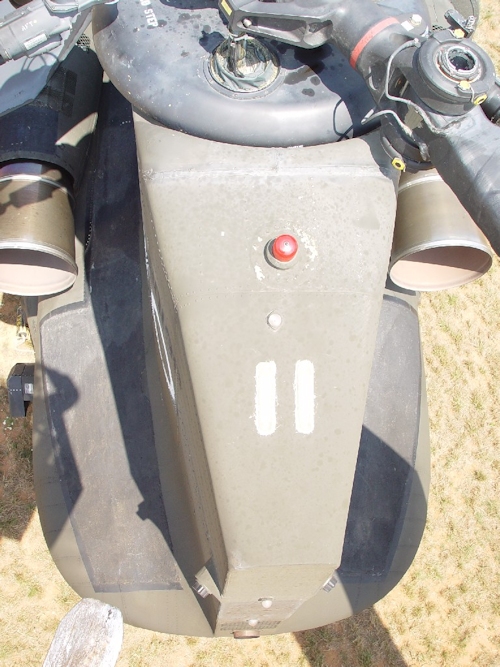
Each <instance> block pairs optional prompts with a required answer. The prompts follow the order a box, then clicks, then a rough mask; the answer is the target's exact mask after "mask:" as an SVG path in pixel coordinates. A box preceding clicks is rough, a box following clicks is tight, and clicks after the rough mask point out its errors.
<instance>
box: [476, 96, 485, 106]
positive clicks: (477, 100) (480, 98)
mask: <svg viewBox="0 0 500 667" xmlns="http://www.w3.org/2000/svg"><path fill="white" fill-rule="evenodd" d="M487 99H488V95H478V96H477V97H476V99H475V100H474V104H475V105H476V106H477V105H479V104H482V103H483V102H486V100H487Z"/></svg>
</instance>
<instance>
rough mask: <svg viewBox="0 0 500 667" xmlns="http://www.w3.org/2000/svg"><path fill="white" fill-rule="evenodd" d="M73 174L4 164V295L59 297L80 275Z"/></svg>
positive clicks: (0, 209) (0, 173) (0, 224)
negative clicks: (69, 175) (76, 260)
mask: <svg viewBox="0 0 500 667" xmlns="http://www.w3.org/2000/svg"><path fill="white" fill-rule="evenodd" d="M71 198H72V196H71V190H70V181H69V178H68V176H67V175H66V174H65V172H63V171H62V170H60V169H59V168H58V167H55V166H53V165H50V164H45V163H38V162H22V161H21V162H10V163H5V164H3V165H0V291H1V292H6V293H8V294H17V295H20V296H44V295H48V294H56V293H57V292H62V291H63V290H65V289H68V288H69V287H71V285H72V284H73V283H74V282H75V279H76V276H77V272H78V270H77V266H76V263H75V229H74V221H73V212H72V210H71Z"/></svg>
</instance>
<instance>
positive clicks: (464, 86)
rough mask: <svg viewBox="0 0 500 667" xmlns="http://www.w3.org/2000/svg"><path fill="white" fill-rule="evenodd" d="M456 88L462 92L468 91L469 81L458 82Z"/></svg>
mask: <svg viewBox="0 0 500 667" xmlns="http://www.w3.org/2000/svg"><path fill="white" fill-rule="evenodd" d="M458 87H459V88H461V89H462V90H470V83H469V81H460V83H459V84H458Z"/></svg>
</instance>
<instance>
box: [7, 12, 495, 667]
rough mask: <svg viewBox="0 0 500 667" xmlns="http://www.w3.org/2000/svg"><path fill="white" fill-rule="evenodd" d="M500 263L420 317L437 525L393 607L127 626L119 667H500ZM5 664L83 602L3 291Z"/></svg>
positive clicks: (19, 660)
mask: <svg viewBox="0 0 500 667" xmlns="http://www.w3.org/2000/svg"><path fill="white" fill-rule="evenodd" d="M499 26H500V7H499V5H498V3H497V2H496V0H495V2H494V1H493V0H488V1H487V0H483V25H482V28H481V31H480V33H479V39H481V41H482V43H484V44H485V45H486V47H487V48H488V50H489V51H490V53H492V54H493V55H494V56H496V57H497V58H498V57H499V56H500V49H499V47H498V44H499V34H500V30H499ZM499 295H500V267H499V264H498V262H497V261H495V263H494V267H493V269H492V271H490V273H489V274H488V275H487V276H485V277H484V278H482V279H481V280H480V281H477V282H476V283H473V284H471V285H468V286H465V287H463V288H460V289H456V290H450V291H448V292H444V293H440V294H434V295H430V296H429V295H426V296H424V297H423V299H422V306H421V309H420V315H421V327H422V336H423V344H424V354H425V361H426V369H427V370H426V374H427V383H428V394H429V411H430V422H431V442H432V486H431V493H430V499H429V515H428V523H427V528H426V531H425V534H424V538H423V541H422V545H421V548H420V550H419V553H418V554H417V557H416V559H415V562H414V564H413V566H412V567H411V569H410V570H409V572H408V573H407V574H406V575H405V577H404V579H403V581H402V582H401V584H400V585H399V586H398V587H396V589H394V591H393V592H392V593H390V594H389V595H388V596H387V597H386V598H385V599H384V600H382V601H381V602H379V603H378V604H377V605H375V608H373V609H369V610H367V611H366V612H364V613H363V614H360V615H358V616H357V617H355V618H352V619H348V620H347V621H344V622H342V623H338V624H336V625H334V626H327V627H325V628H319V629H317V630H314V631H308V632H303V633H298V634H296V635H281V636H277V637H269V638H263V639H261V640H258V641H255V642H243V643H237V642H234V641H233V640H203V639H195V638H189V637H187V638H182V637H181V638H180V637H173V636H168V635H160V634H158V633H153V632H149V631H146V630H141V629H137V628H132V627H130V626H127V627H126V630H125V639H124V646H123V649H122V652H121V656H120V659H119V663H118V664H119V665H120V667H136V666H142V665H144V666H149V667H160V665H161V666H163V665H165V664H171V665H176V667H188V666H191V665H192V666H195V665H196V666H197V667H198V666H216V665H217V666H218V667H219V666H221V665H231V666H235V667H243V666H248V667H250V666H251V667H266V666H271V665H272V666H274V665H283V666H296V665H297V666H299V665H311V666H317V667H320V666H324V667H341V666H343V667H391V666H394V667H396V666H397V667H404V666H405V665H407V666H414V667H440V666H443V667H452V666H453V667H470V665H475V666H477V667H498V665H500V621H499V618H500V595H499V591H500V334H499V332H500V297H499ZM0 303H1V305H0V626H1V628H2V632H1V636H0V665H3V666H4V667H14V665H16V666H18V665H25V666H31V665H33V666H35V665H41V664H42V661H43V657H44V655H45V653H46V651H47V648H48V646H49V644H50V641H51V638H52V636H53V634H54V632H55V630H56V628H57V625H58V623H59V620H60V619H61V618H62V616H63V615H64V613H65V612H66V611H68V610H69V609H70V608H71V607H72V606H73V605H74V604H75V602H76V601H77V599H78V598H77V596H76V595H75V594H74V593H73V592H72V591H71V590H70V589H69V587H68V586H67V585H66V583H65V582H64V581H63V579H62V578H61V576H60V575H59V573H58V572H57V570H56V568H55V566H54V564H53V562H52V560H51V558H50V555H49V553H48V551H47V548H46V546H45V543H44V540H43V536H42V534H41V529H40V525H39V522H38V517H37V513H36V509H35V503H34V491H33V483H32V475H31V458H30V457H31V440H30V421H29V417H28V420H12V419H10V418H9V417H8V414H7V407H6V389H5V379H6V377H7V374H8V372H9V370H10V368H11V366H12V365H13V363H14V362H17V361H25V362H28V361H30V360H31V358H32V352H31V350H30V348H29V346H28V345H27V344H26V343H23V342H22V341H20V340H18V339H17V337H16V309H17V301H16V300H15V299H14V298H12V297H9V296H7V295H4V296H3V297H2V296H0Z"/></svg>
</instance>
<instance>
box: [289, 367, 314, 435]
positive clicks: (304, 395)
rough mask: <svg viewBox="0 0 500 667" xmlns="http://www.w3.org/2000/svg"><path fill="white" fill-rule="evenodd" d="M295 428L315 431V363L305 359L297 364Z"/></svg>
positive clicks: (306, 432)
mask: <svg viewBox="0 0 500 667" xmlns="http://www.w3.org/2000/svg"><path fill="white" fill-rule="evenodd" d="M293 388H294V390H295V430H296V431H297V433H303V434H304V435H309V434H310V433H312V432H313V431H314V409H315V396H314V364H313V363H312V361H308V360H307V359H304V360H303V361H297V363H296V364H295V382H294V384H293Z"/></svg>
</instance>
